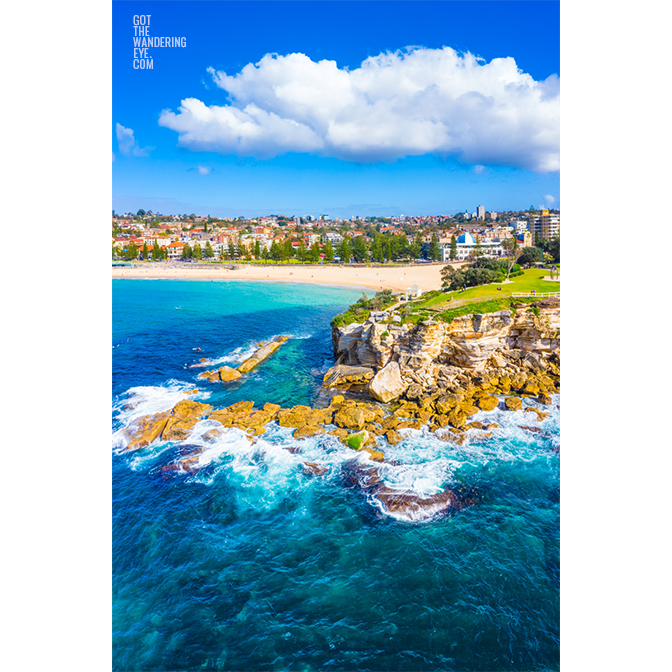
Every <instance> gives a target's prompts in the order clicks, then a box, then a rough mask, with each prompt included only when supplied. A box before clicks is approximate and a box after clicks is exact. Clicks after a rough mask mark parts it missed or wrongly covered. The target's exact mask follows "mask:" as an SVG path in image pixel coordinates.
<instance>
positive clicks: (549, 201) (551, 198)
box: [544, 194, 555, 205]
mask: <svg viewBox="0 0 672 672" xmlns="http://www.w3.org/2000/svg"><path fill="white" fill-rule="evenodd" d="M544 200H545V201H546V204H547V205H553V203H555V196H551V194H546V196H544Z"/></svg>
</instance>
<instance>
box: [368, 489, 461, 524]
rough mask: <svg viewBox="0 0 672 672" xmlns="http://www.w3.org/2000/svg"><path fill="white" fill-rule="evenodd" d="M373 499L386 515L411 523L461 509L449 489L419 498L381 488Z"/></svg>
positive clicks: (456, 497) (458, 500)
mask: <svg viewBox="0 0 672 672" xmlns="http://www.w3.org/2000/svg"><path fill="white" fill-rule="evenodd" d="M374 497H375V498H376V499H377V500H378V501H379V502H380V503H381V504H382V505H383V507H384V509H385V510H386V511H387V512H388V513H390V514H392V515H394V516H397V517H401V518H405V519H406V520H412V521H419V520H427V519H428V518H432V517H433V516H436V515H437V514H439V513H443V512H444V511H447V510H448V509H461V508H463V504H462V502H461V500H460V498H459V497H458V496H457V495H456V494H455V493H454V492H453V491H452V490H450V489H449V488H445V489H444V490H442V491H441V492H438V493H436V494H435V495H426V496H421V495H418V494H415V493H410V492H398V491H396V490H392V489H390V488H387V487H383V488H381V489H380V490H379V491H378V492H377V493H376V494H375V495H374Z"/></svg>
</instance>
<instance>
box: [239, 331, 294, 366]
mask: <svg viewBox="0 0 672 672" xmlns="http://www.w3.org/2000/svg"><path fill="white" fill-rule="evenodd" d="M287 340H289V336H278V337H277V338H274V339H273V340H272V341H270V342H269V343H263V344H260V347H259V348H258V349H257V350H255V352H254V354H253V355H252V356H251V357H249V358H248V359H246V360H245V361H244V362H243V363H242V364H241V365H240V366H239V367H238V371H239V372H240V373H248V372H249V371H251V370H252V369H253V368H254V367H255V366H257V365H258V364H260V363H261V362H263V361H264V360H265V359H267V358H268V357H270V355H272V354H273V353H274V352H275V351H276V350H277V349H278V348H279V347H280V346H281V345H282V344H283V343H284V342H285V341H287Z"/></svg>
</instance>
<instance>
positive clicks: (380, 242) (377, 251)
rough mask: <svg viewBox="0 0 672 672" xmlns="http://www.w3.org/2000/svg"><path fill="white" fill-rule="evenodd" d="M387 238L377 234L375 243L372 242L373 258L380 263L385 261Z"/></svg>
mask: <svg viewBox="0 0 672 672" xmlns="http://www.w3.org/2000/svg"><path fill="white" fill-rule="evenodd" d="M384 247H385V238H384V237H383V236H381V235H380V234H378V233H377V234H375V236H374V237H373V243H372V244H371V256H372V257H373V260H374V261H375V262H377V263H379V264H382V263H383V259H384V258H385V250H384Z"/></svg>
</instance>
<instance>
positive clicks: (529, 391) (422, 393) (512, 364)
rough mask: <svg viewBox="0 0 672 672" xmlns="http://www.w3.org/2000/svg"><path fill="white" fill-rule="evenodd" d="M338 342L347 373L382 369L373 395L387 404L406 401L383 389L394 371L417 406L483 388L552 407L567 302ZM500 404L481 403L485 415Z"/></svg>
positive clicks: (337, 335) (339, 332)
mask: <svg viewBox="0 0 672 672" xmlns="http://www.w3.org/2000/svg"><path fill="white" fill-rule="evenodd" d="M332 341H333V345H334V355H335V357H336V358H337V359H338V360H339V361H340V362H341V364H340V365H339V367H340V368H341V369H345V368H347V367H353V369H356V368H357V367H365V368H367V369H372V370H373V369H375V371H376V373H375V375H374V376H372V380H371V382H370V383H369V384H368V386H367V390H368V391H369V393H370V395H371V396H372V397H373V398H374V399H377V400H379V401H383V402H384V401H389V400H392V399H394V398H397V397H398V396H399V395H397V397H392V396H390V397H389V398H386V396H389V395H390V394H392V391H390V392H389V393H388V395H386V394H385V392H384V391H383V390H384V388H385V385H382V384H381V383H382V381H383V380H384V379H385V378H386V377H387V376H388V372H390V373H391V372H392V371H394V372H395V373H394V376H390V377H393V378H394V383H395V384H394V386H391V390H392V389H393V390H394V393H396V391H397V390H398V389H401V388H402V387H404V388H405V389H404V390H403V391H402V392H401V393H400V395H401V394H403V396H405V397H406V399H409V400H412V401H419V400H421V399H423V398H425V397H427V396H428V395H433V394H436V393H440V392H441V391H443V392H444V393H451V392H462V391H464V390H465V389H467V390H469V388H473V387H474V386H475V387H477V388H478V390H479V393H480V394H481V396H486V395H489V396H492V395H494V394H508V393H510V392H511V391H515V392H517V393H519V394H522V395H528V396H534V397H535V398H536V399H537V401H538V402H539V403H542V404H548V403H550V401H551V398H550V395H551V394H553V393H556V392H557V391H559V376H560V368H559V364H560V301H559V299H545V300H542V301H539V302H537V303H536V304H535V305H534V306H533V307H530V305H529V304H517V309H516V310H515V311H514V310H502V311H499V312H496V313H489V314H484V315H480V314H474V315H463V316H461V317H456V318H454V319H453V321H452V322H450V323H445V322H436V321H433V320H426V321H424V322H420V323H419V324H417V325H412V324H410V325H398V324H377V323H373V322H366V323H365V324H357V323H354V324H349V325H345V326H340V327H339V326H333V327H332ZM391 365H394V366H391ZM397 366H398V372H399V376H398V378H397V376H396V370H397V368H396V367H397ZM339 367H334V368H339ZM472 391H473V390H472ZM472 396H473V395H472ZM494 404H495V402H494V401H493V400H492V399H485V400H483V401H481V402H478V403H476V404H475V405H476V406H478V407H479V408H481V409H485V408H486V407H487V408H490V407H492V408H494V407H495V405H494ZM462 410H463V411H464V412H465V413H466V412H467V410H466V409H462Z"/></svg>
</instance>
